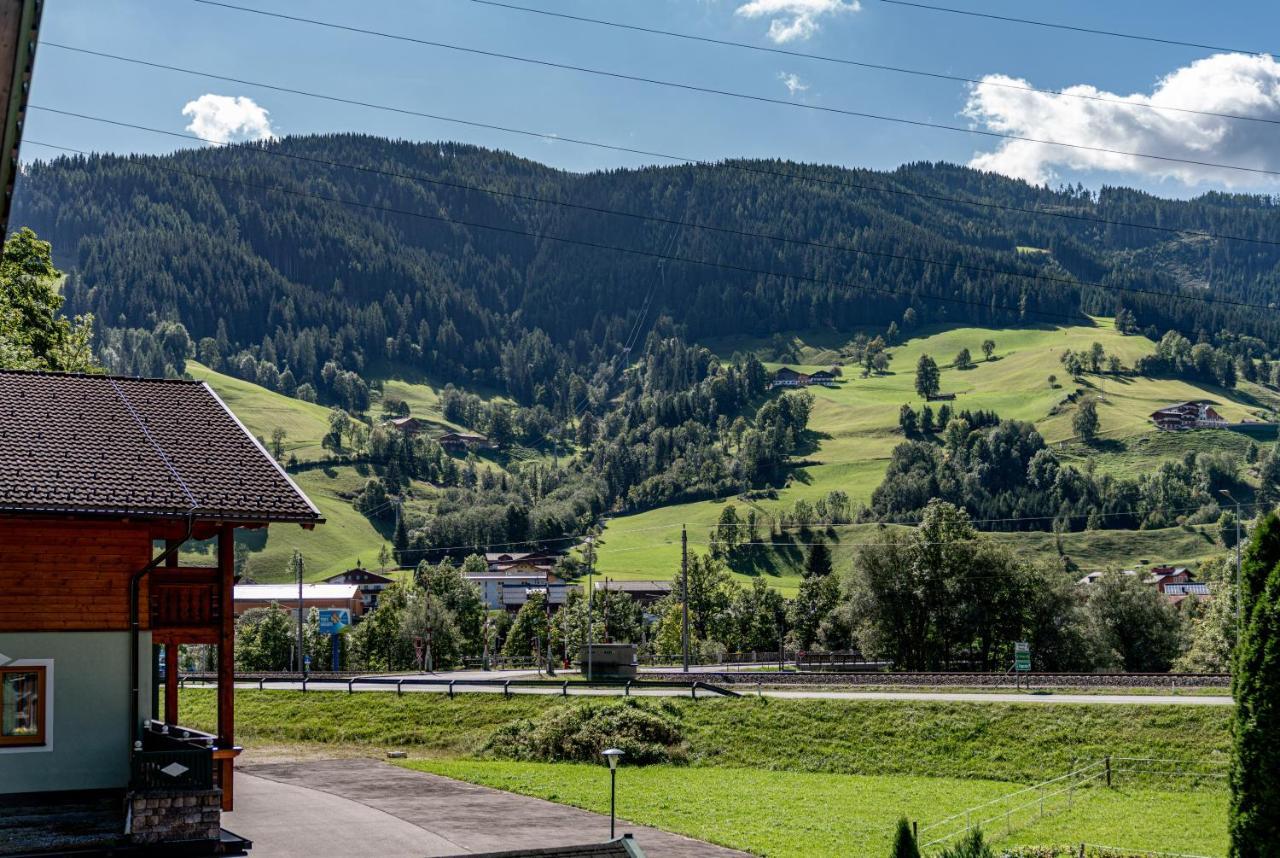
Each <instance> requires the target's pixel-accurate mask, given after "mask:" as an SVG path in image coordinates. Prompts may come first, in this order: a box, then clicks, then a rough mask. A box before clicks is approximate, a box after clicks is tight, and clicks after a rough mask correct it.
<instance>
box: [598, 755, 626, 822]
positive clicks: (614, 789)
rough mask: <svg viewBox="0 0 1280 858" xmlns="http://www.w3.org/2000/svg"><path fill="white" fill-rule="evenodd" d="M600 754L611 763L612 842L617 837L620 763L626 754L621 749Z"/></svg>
mask: <svg viewBox="0 0 1280 858" xmlns="http://www.w3.org/2000/svg"><path fill="white" fill-rule="evenodd" d="M600 753H601V755H602V756H603V757H604V758H605V759H606V760H608V761H609V839H610V840H612V839H613V838H614V837H615V836H616V835H615V834H614V820H615V819H616V818H617V817H616V815H615V810H616V808H617V796H618V761H619V760H621V759H622V754H623V753H624V752H623V751H622V750H620V749H619V748H609V749H608V750H605V751H601V752H600Z"/></svg>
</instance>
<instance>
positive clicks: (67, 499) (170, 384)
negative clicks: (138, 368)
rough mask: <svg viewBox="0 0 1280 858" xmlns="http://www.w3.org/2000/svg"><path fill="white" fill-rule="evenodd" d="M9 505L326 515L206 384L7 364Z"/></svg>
mask: <svg viewBox="0 0 1280 858" xmlns="http://www.w3.org/2000/svg"><path fill="white" fill-rule="evenodd" d="M0 474H2V475H3V478H0V512H8V513H15V512H16V513H73V514H74V513H81V514H86V515H114V516H123V515H127V516H132V517H172V516H186V515H188V513H190V512H192V509H193V507H194V512H195V515H196V517H198V518H201V519H222V520H234V521H241V522H270V521H294V522H299V523H304V524H307V523H313V522H320V521H323V520H324V519H323V517H322V516H321V515H320V511H319V510H318V509H316V507H315V506H314V505H313V504H312V503H311V501H310V500H308V499H307V497H306V495H304V494H303V493H302V492H301V491H300V490H299V489H298V487H297V486H296V485H294V483H293V481H292V480H291V479H289V477H288V476H287V475H286V474H285V472H284V471H283V470H282V469H281V468H280V466H279V465H277V464H276V462H275V460H273V459H272V458H271V457H270V456H269V455H268V454H267V452H266V450H264V449H263V448H262V446H261V445H260V444H258V442H257V441H255V440H254V439H253V437H252V436H250V435H249V433H248V431H247V430H246V429H245V428H244V426H243V425H242V424H241V423H240V421H239V420H237V419H236V417H235V416H234V415H233V414H232V413H231V412H230V411H229V410H228V409H227V407H226V406H225V405H224V404H223V402H222V400H221V399H219V398H218V396H217V394H215V393H214V392H213V390H212V389H210V388H209V386H208V385H206V384H204V383H203V382H195V381H177V380H165V379H137V378H118V377H112V376H103V375H77V374H63V373H38V372H16V371H0Z"/></svg>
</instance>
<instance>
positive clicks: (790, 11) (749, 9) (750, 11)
mask: <svg viewBox="0 0 1280 858" xmlns="http://www.w3.org/2000/svg"><path fill="white" fill-rule="evenodd" d="M861 8H862V5H861V4H860V3H859V2H858V0H748V2H746V3H744V4H742V5H741V6H739V7H738V8H737V10H736V13H737V14H739V15H741V16H742V17H744V18H768V19H770V20H769V38H770V39H772V40H773V41H775V42H777V43H778V44H782V43H784V42H791V41H795V40H797V39H807V38H809V37H810V36H812V35H813V34H814V33H816V32H817V31H818V19H819V18H821V17H822V16H824V15H836V14H839V13H841V12H857V11H858V10H859V9H861Z"/></svg>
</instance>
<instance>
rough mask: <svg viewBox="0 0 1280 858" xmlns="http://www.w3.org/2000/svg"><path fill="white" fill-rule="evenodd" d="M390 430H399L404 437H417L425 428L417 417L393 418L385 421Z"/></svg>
mask: <svg viewBox="0 0 1280 858" xmlns="http://www.w3.org/2000/svg"><path fill="white" fill-rule="evenodd" d="M387 425H388V426H390V427H391V428H392V429H399V430H400V431H401V432H403V433H404V434H406V435H417V434H418V433H419V432H421V431H422V430H423V429H424V428H425V427H424V426H423V423H422V421H421V420H419V419H418V418H417V417H393V418H391V419H390V420H388V421H387Z"/></svg>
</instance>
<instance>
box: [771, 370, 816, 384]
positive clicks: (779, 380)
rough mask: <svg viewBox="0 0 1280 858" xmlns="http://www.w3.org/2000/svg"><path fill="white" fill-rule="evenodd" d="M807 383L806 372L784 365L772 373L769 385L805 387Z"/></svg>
mask: <svg viewBox="0 0 1280 858" xmlns="http://www.w3.org/2000/svg"><path fill="white" fill-rule="evenodd" d="M808 384H809V375H808V373H803V372H796V371H795V370H794V369H792V368H791V367H789V366H784V367H782V368H781V369H779V370H778V371H777V372H775V373H774V374H773V381H772V382H771V384H770V386H771V387H807V386H808Z"/></svg>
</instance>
